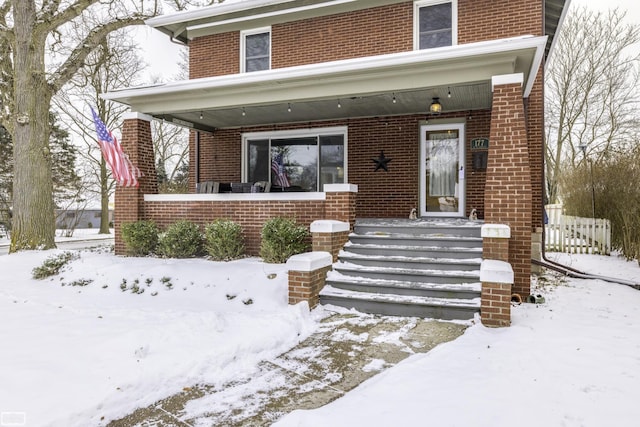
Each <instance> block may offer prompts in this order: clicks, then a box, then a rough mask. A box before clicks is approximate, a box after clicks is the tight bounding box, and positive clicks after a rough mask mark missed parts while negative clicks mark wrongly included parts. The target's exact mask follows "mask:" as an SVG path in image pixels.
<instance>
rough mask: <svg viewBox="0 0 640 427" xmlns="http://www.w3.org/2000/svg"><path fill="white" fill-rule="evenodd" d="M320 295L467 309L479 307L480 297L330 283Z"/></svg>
mask: <svg viewBox="0 0 640 427" xmlns="http://www.w3.org/2000/svg"><path fill="white" fill-rule="evenodd" d="M320 296H321V297H322V296H325V297H333V298H341V299H355V300H361V301H375V302H386V303H396V304H413V305H425V306H434V307H464V308H469V309H479V308H480V297H478V298H472V299H460V298H435V297H422V296H414V295H398V294H382V293H372V292H358V291H350V290H346V289H339V288H334V287H333V286H331V285H326V286H325V287H324V288H323V289H322V291H320Z"/></svg>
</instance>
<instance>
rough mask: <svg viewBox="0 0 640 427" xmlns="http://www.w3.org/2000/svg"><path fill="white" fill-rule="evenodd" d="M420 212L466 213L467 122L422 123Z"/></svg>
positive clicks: (443, 214)
mask: <svg viewBox="0 0 640 427" xmlns="http://www.w3.org/2000/svg"><path fill="white" fill-rule="evenodd" d="M420 164H421V166H420V215H421V216H454V217H455V216H464V196H465V188H464V124H462V123H453V124H442V125H424V126H421V127H420Z"/></svg>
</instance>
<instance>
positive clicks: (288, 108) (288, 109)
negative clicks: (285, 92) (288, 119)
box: [287, 102, 291, 112]
mask: <svg viewBox="0 0 640 427" xmlns="http://www.w3.org/2000/svg"><path fill="white" fill-rule="evenodd" d="M287 111H288V112H291V103H290V102H289V103H288V104H287Z"/></svg>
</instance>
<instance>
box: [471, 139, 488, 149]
mask: <svg viewBox="0 0 640 427" xmlns="http://www.w3.org/2000/svg"><path fill="white" fill-rule="evenodd" d="M488 148H489V138H474V139H472V140H471V149H472V150H486V149H488Z"/></svg>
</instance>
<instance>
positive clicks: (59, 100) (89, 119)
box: [53, 30, 144, 234]
mask: <svg viewBox="0 0 640 427" xmlns="http://www.w3.org/2000/svg"><path fill="white" fill-rule="evenodd" d="M143 69H144V64H143V63H142V61H141V60H140V57H139V54H138V48H137V47H136V44H135V42H134V41H133V40H132V39H131V37H130V36H129V35H128V33H127V32H126V31H125V30H118V31H116V32H114V33H112V34H110V35H109V36H108V37H107V38H106V39H105V40H104V41H103V43H101V44H100V45H99V46H98V47H96V49H95V50H94V51H93V52H92V53H91V54H90V55H89V56H88V57H87V59H86V61H85V66H84V67H82V68H81V69H79V70H78V72H77V73H76V75H75V76H74V77H73V78H72V79H71V80H70V81H69V82H68V83H67V85H65V87H64V90H62V91H60V92H59V93H58V94H57V95H56V96H55V97H54V100H53V101H54V104H55V106H56V108H57V109H59V110H60V111H62V112H64V113H65V115H66V120H67V121H68V122H69V123H71V124H72V126H71V129H72V131H73V132H74V133H76V134H77V135H78V137H79V138H78V139H80V140H81V141H82V143H83V145H84V146H83V149H82V150H80V156H81V158H82V160H83V165H84V174H83V176H84V180H85V183H86V189H87V190H88V192H89V193H90V194H91V193H93V194H94V195H96V196H97V198H98V200H100V208H101V212H102V215H101V220H100V230H99V233H102V234H109V198H110V196H111V195H112V194H113V191H114V189H115V181H114V180H113V179H112V177H111V174H110V172H109V171H108V169H107V167H106V163H105V160H104V158H103V157H102V154H101V152H100V149H99V146H98V144H97V141H96V133H95V127H94V123H93V116H92V114H91V112H90V109H89V106H91V107H93V108H94V109H95V110H96V112H97V113H98V114H99V115H100V117H101V119H102V121H103V122H104V123H105V124H106V125H107V127H108V128H109V129H115V128H116V125H118V124H119V123H120V122H121V120H122V115H123V114H124V113H125V112H126V110H127V108H126V107H125V106H122V105H117V104H114V103H111V102H106V101H105V100H103V99H101V98H100V94H101V93H104V92H108V91H110V90H113V89H116V88H120V87H123V86H131V85H134V84H137V83H138V79H139V75H140V72H141V71H142V70H143Z"/></svg>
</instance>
